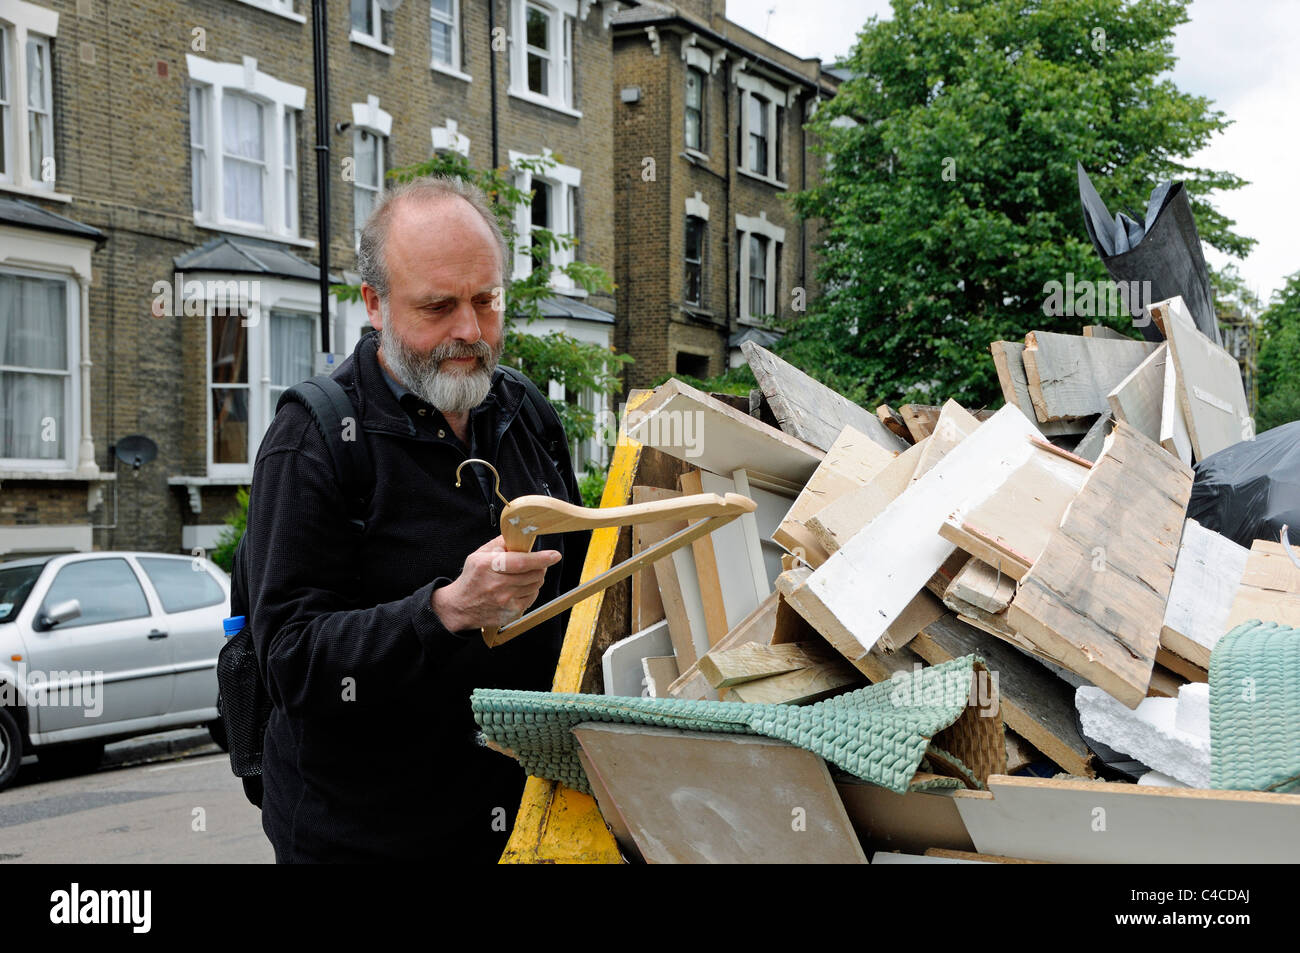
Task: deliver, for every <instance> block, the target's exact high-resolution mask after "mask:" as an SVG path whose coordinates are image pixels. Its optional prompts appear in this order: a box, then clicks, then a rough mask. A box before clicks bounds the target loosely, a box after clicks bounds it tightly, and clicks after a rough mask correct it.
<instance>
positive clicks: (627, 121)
mask: <svg viewBox="0 0 1300 953" xmlns="http://www.w3.org/2000/svg"><path fill="white" fill-rule="evenodd" d="M724 7H725V4H724V3H723V2H722V0H713V2H712V3H710V2H709V0H693V2H691V3H689V4H678V5H677V9H676V11H675V12H662V11H655V10H649V9H642V10H633V11H628V12H626V13H624V14H621V15H619V16H617V17H615V19H614V25H615V26H614V59H615V69H616V75H617V82H618V85H619V88H620V90H623V89H629V88H632V87H635V88H636V90H637V91H638V93H637V97H636V100H635V101H634V102H630V103H625V102H619V103H617V104H616V106H615V110H616V112H615V116H616V120H615V121H616V124H615V166H616V168H617V170H618V177H617V190H616V194H615V201H616V208H617V211H618V219H617V224H616V228H615V236H616V242H617V247H616V249H615V256H616V260H617V261H618V263H619V266H620V269H621V270H620V273H619V286H620V287H619V301H618V312H617V313H618V315H619V318H620V325H619V329H618V335H617V338H616V341H617V344H618V347H619V348H620V349H621V350H626V351H627V352H628V353H629V354H631V355H632V356H633V357H634V358H635V359H636V363H635V364H633V365H631V366H630V367H629V369H628V371H627V384H628V386H629V387H648V386H651V385H653V384H654V383H656V382H657V381H659V380H662V379H663V378H664V377H666V376H668V375H671V374H674V373H678V372H679V371H680V372H685V373H690V374H691V375H692V376H696V377H706V376H713V375H716V374H720V373H722V372H723V371H724V370H726V369H727V366H728V362H729V359H730V358H731V357H732V353H733V352H734V348H732V347H729V344H728V340H729V338H731V337H732V336H733V335H735V334H736V333H737V332H739V331H742V330H743V329H745V328H746V327H749V326H751V325H754V324H756V322H750V321H748V320H747V319H746V318H744V317H742V316H741V306H740V290H739V288H738V283H737V278H736V270H737V254H738V253H740V252H741V251H742V249H738V248H737V247H736V232H737V228H736V218H737V216H746V217H751V218H755V219H758V218H759V217H760V216H762V217H763V220H764V221H766V222H768V223H770V224H771V225H772V226H775V227H776V228H780V229H784V238H785V241H784V243H783V244H782V246H781V252H780V261H779V265H777V267H776V270H777V272H778V275H777V279H776V280H777V288H778V293H777V296H776V309H775V311H774V312H773V313H775V314H776V315H778V316H780V317H790V316H791V315H792V310H791V309H792V300H793V299H792V291H793V290H794V289H795V288H803V289H805V292H806V294H805V301H806V300H807V298H810V297H811V296H813V295H815V294H816V292H817V287H816V283H815V280H814V269H813V261H812V250H813V248H814V247H815V235H814V234H813V232H812V229H811V226H810V225H805V224H803V223H801V222H800V221H799V220H798V218H797V216H796V215H795V213H794V210H793V208H792V207H791V205H790V203H789V202H788V200H787V199H785V198H783V197H782V192H783V190H782V189H781V188H779V187H778V186H776V185H773V184H770V183H769V182H766V181H760V180H758V179H756V178H753V177H751V176H747V175H745V174H744V172H742V171H741V170H740V169H739V168H738V165H739V163H738V160H737V146H738V130H739V123H740V110H741V94H740V89H741V87H740V86H739V85H738V79H737V77H738V76H744V77H749V76H755V77H760V78H761V79H762V80H763V81H764V82H767V83H770V84H771V85H772V86H774V87H776V88H777V89H779V90H780V91H781V92H782V93H783V94H785V95H787V96H788V97H789V98H788V99H787V100H786V101H785V102H783V103H782V104H781V105H782V106H783V107H785V108H784V122H783V123H782V128H781V131H780V136H779V142H780V145H781V147H782V148H781V159H780V163H781V167H783V169H784V172H785V179H784V184H785V186H786V188H787V189H788V190H789V191H798V190H799V189H801V188H804V187H806V186H807V185H808V184H810V183H811V182H813V181H815V177H816V174H817V168H818V161H819V160H818V159H817V157H815V156H813V155H812V154H811V153H810V151H809V148H808V145H809V143H808V142H807V140H806V134H805V133H804V132H803V130H802V122H803V121H804V117H805V116H806V114H807V111H808V110H809V109H810V108H811V107H812V104H813V103H814V102H815V101H816V100H818V99H822V98H826V97H829V96H831V95H833V94H834V91H835V88H836V85H837V84H836V81H835V79H834V77H832V76H830V75H829V74H827V73H824V72H823V71H822V70H821V64H820V62H818V61H817V60H802V59H799V58H797V57H795V56H793V55H791V54H789V53H787V52H786V51H784V50H781V49H780V48H778V47H776V46H774V45H772V44H770V43H766V42H765V41H763V40H761V39H760V38H758V37H756V36H754V35H753V34H751V33H748V32H747V31H745V30H743V29H741V28H740V27H738V26H737V25H736V24H734V23H731V22H730V21H727V20H726V18H725V16H724V14H723V11H724ZM692 64H695V65H698V66H699V67H700V68H701V69H702V71H703V72H704V74H705V82H704V87H703V104H704V110H703V112H704V115H703V123H702V125H703V131H702V143H701V146H702V148H701V149H700V150H693V152H694V154H693V155H688V151H687V147H686V125H685V99H686V81H687V80H686V75H687V68H688V66H690V65H692ZM741 82H743V80H741ZM771 134H773V135H775V130H774V129H773V130H771ZM647 157H649V158H653V159H654V179H653V181H647V177H646V175H645V174H643V170H644V169H645V168H646V166H645V164H644V163H645V160H646V159H647ZM688 200H693V201H696V202H701V203H703V204H704V205H706V206H707V208H708V225H707V227H706V230H705V248H704V258H703V266H702V285H703V287H702V294H701V301H700V303H699V305H693V304H688V303H687V302H686V300H685V294H684V289H685V282H686V264H685V245H686V216H687V201H688ZM697 207H698V206H697Z"/></svg>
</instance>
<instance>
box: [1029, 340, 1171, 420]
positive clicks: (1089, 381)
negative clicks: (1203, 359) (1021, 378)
mask: <svg viewBox="0 0 1300 953" xmlns="http://www.w3.org/2000/svg"><path fill="white" fill-rule="evenodd" d="M1156 347H1157V345H1155V344H1151V343H1149V342H1147V341H1134V340H1119V339H1118V338H1085V337H1079V336H1077V335H1074V334H1054V333H1051V332H1048V331H1030V332H1029V334H1027V335H1026V336H1025V350H1024V353H1023V355H1022V356H1023V358H1024V362H1025V376H1026V378H1027V379H1028V382H1029V396H1030V399H1031V400H1032V401H1033V404H1034V412H1035V413H1036V414H1037V415H1038V419H1039V420H1041V421H1050V420H1065V419H1069V418H1075V417H1087V416H1090V415H1092V414H1102V413H1106V412H1107V411H1108V410H1109V409H1110V405H1109V404H1108V402H1107V400H1106V395H1107V394H1109V393H1110V392H1111V391H1112V390H1114V389H1115V387H1116V385H1118V384H1119V383H1121V382H1122V381H1123V380H1124V378H1125V377H1127V376H1128V375H1129V372H1130V371H1132V370H1133V369H1134V368H1135V367H1137V366H1138V365H1139V364H1141V363H1142V361H1143V360H1144V359H1145V358H1146V357H1147V355H1149V354H1150V353H1151V352H1152V351H1154V350H1155V349H1156Z"/></svg>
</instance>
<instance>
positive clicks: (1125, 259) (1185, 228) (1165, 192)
mask: <svg viewBox="0 0 1300 953" xmlns="http://www.w3.org/2000/svg"><path fill="white" fill-rule="evenodd" d="M1078 170H1079V201H1080V202H1081V203H1082V205H1083V224H1084V227H1085V228H1087V230H1088V237H1089V238H1090V239H1092V245H1093V247H1094V248H1095V249H1096V250H1097V254H1098V255H1100V256H1101V260H1102V263H1103V264H1104V265H1105V266H1106V270H1107V271H1108V272H1109V273H1110V276H1111V278H1112V279H1113V280H1115V281H1116V282H1121V281H1122V282H1139V284H1138V285H1136V286H1133V285H1130V287H1138V288H1141V287H1142V285H1141V284H1140V283H1141V282H1144V281H1149V282H1150V283H1151V291H1150V296H1149V297H1148V296H1147V295H1145V294H1143V295H1142V296H1141V297H1142V301H1143V303H1145V304H1152V303H1154V302H1156V301H1164V300H1165V299H1166V298H1172V297H1174V296H1175V295H1182V298H1183V303H1184V304H1185V305H1187V309H1188V311H1189V312H1190V313H1191V315H1192V318H1193V319H1194V320H1195V322H1196V326H1197V328H1199V329H1200V331H1201V333H1202V334H1204V335H1205V336H1206V337H1208V338H1209V339H1210V340H1211V341H1213V342H1214V343H1215V344H1218V345H1222V344H1223V339H1222V338H1221V337H1220V336H1219V322H1218V319H1217V318H1216V317H1215V315H1214V296H1213V294H1212V293H1211V291H1210V271H1209V268H1207V267H1206V264H1205V255H1204V254H1203V253H1202V252H1201V238H1200V236H1199V235H1198V234H1197V232H1196V219H1195V218H1194V217H1193V216H1192V206H1191V203H1190V202H1189V201H1188V198H1187V189H1186V188H1184V186H1183V183H1181V182H1172V183H1171V182H1162V183H1161V184H1160V185H1158V186H1156V188H1155V189H1154V190H1153V191H1152V192H1151V199H1150V201H1149V202H1148V204H1147V211H1146V216H1145V221H1143V222H1137V221H1135V220H1134V219H1132V218H1131V217H1129V216H1128V215H1125V214H1124V213H1123V212H1119V213H1117V214H1116V215H1115V218H1114V220H1112V219H1111V217H1110V212H1109V211H1108V210H1107V209H1106V204H1105V203H1104V202H1103V201H1102V200H1101V196H1099V195H1098V194H1097V190H1096V189H1095V188H1094V187H1093V185H1092V181H1091V180H1090V179H1089V178H1088V173H1087V172H1085V171H1084V169H1083V166H1082V165H1081V164H1080V165H1079V166H1078ZM1134 297H1136V296H1134ZM1140 314H1141V312H1140V310H1139V311H1138V313H1137V314H1135V315H1134V317H1135V318H1137V317H1139V316H1140ZM1140 330H1141V331H1142V336H1143V337H1145V338H1146V339H1147V340H1148V341H1163V340H1164V337H1163V336H1162V335H1161V334H1160V330H1159V329H1158V328H1157V327H1156V326H1155V324H1154V323H1147V324H1146V325H1145V326H1143V327H1141V328H1140Z"/></svg>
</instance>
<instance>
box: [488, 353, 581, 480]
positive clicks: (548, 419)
mask: <svg viewBox="0 0 1300 953" xmlns="http://www.w3.org/2000/svg"><path fill="white" fill-rule="evenodd" d="M497 366H498V367H500V368H501V371H502V372H503V373H504V374H505V375H506V376H507V377H509V378H510V379H511V380H515V381H518V382H519V383H520V384H522V385H523V387H524V405H523V408H522V410H523V413H524V416H525V417H527V418H528V429H529V430H530V431H532V432H533V434H535V435H536V436H537V439H538V440H540V441H541V443H542V446H543V447H544V448H545V449H546V452H547V454H548V455H549V456H550V458H551V459H552V460H553V461H555V463H556V466H557V467H558V466H559V462H560V459H561V450H562V448H564V447H565V446H566V445H567V439H566V437H565V435H564V424H562V423H561V422H560V415H559V414H558V413H556V411H555V408H554V407H552V406H551V402H550V401H549V400H547V399H546V398H545V397H543V396H542V392H541V391H540V390H538V389H537V385H536V384H534V383H533V382H532V381H531V380H530V379H529V377H528V375H527V374H525V373H524V372H523V371H521V370H518V369H517V368H514V367H511V366H509V365H508V364H498V365H497Z"/></svg>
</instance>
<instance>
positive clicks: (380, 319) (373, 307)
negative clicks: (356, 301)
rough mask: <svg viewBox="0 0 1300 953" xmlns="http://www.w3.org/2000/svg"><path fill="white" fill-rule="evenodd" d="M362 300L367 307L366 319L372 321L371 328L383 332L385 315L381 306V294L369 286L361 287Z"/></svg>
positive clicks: (363, 285)
mask: <svg viewBox="0 0 1300 953" xmlns="http://www.w3.org/2000/svg"><path fill="white" fill-rule="evenodd" d="M361 300H362V301H364V302H365V305H366V317H367V318H369V319H370V326H371V327H372V328H374V329H375V330H376V331H382V330H383V328H384V313H383V310H382V309H381V308H380V306H379V294H378V293H377V292H376V291H375V289H374V288H372V287H371V286H370V285H368V284H364V283H363V284H362V285H361Z"/></svg>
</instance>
